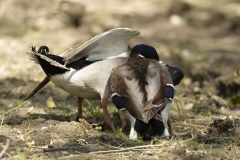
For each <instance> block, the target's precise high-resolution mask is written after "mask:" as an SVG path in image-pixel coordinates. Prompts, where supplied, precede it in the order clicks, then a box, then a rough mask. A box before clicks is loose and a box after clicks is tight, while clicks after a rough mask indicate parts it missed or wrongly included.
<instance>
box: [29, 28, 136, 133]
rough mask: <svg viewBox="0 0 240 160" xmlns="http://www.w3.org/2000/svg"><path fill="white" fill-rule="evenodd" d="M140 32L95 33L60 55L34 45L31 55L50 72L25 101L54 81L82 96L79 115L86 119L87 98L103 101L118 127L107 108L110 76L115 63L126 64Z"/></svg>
mask: <svg viewBox="0 0 240 160" xmlns="http://www.w3.org/2000/svg"><path fill="white" fill-rule="evenodd" d="M139 34H140V32H139V31H137V30H135V29H130V28H115V29H112V30H109V31H107V32H104V33H102V34H100V35H97V36H95V37H94V38H92V39H90V40H89V41H87V42H85V43H83V44H81V45H80V44H78V45H75V46H73V47H71V48H69V49H67V50H66V51H64V52H63V53H61V54H60V55H58V56H57V55H52V54H48V52H49V49H48V47H46V46H42V47H40V48H39V50H38V51H36V50H35V48H32V51H31V52H28V53H27V54H28V55H29V56H30V59H31V60H33V61H34V62H36V63H38V64H40V66H41V67H42V69H43V71H44V72H45V74H46V75H47V76H46V77H45V78H44V80H43V81H42V82H41V83H40V84H39V86H37V88H35V89H34V90H33V92H32V93H30V95H29V96H27V97H26V98H25V100H27V99H29V98H31V97H32V96H33V95H34V94H35V93H36V92H37V91H38V90H39V89H41V88H42V87H43V86H44V85H46V84H47V83H48V82H49V81H52V82H53V83H54V84H55V85H56V86H58V87H59V88H61V89H63V90H65V91H67V92H68V93H70V94H73V95H76V96H78V116H79V117H80V118H82V101H83V99H90V100H101V106H102V108H103V112H104V119H105V122H107V124H109V125H110V127H111V128H112V129H113V130H115V127H114V125H113V123H112V121H111V119H110V116H109V113H108V111H107V99H108V98H109V95H110V94H109V85H108V79H109V76H110V73H111V70H112V68H113V67H115V66H119V65H122V64H124V63H126V61H127V60H128V56H129V50H130V49H129V46H128V41H129V40H130V39H131V38H133V37H135V36H137V35H139Z"/></svg>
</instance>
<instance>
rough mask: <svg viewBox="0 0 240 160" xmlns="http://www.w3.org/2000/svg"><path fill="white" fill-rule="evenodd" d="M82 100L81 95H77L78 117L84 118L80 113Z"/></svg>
mask: <svg viewBox="0 0 240 160" xmlns="http://www.w3.org/2000/svg"><path fill="white" fill-rule="evenodd" d="M82 101H83V99H82V98H81V97H78V118H84V117H83V115H82Z"/></svg>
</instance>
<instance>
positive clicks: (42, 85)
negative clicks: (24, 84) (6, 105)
mask: <svg viewBox="0 0 240 160" xmlns="http://www.w3.org/2000/svg"><path fill="white" fill-rule="evenodd" d="M49 81H50V79H49V78H48V77H45V78H44V79H43V81H42V82H41V83H40V84H39V85H38V86H37V87H36V88H35V89H34V90H33V91H32V92H31V93H30V94H29V95H28V96H27V97H26V98H24V101H26V100H28V99H30V98H32V96H34V94H35V93H37V92H38V91H39V90H40V89H42V88H43V87H44V86H45V85H46V84H47V83H48V82H49Z"/></svg>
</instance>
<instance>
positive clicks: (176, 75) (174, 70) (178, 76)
mask: <svg viewBox="0 0 240 160" xmlns="http://www.w3.org/2000/svg"><path fill="white" fill-rule="evenodd" d="M165 67H167V70H168V72H169V73H170V75H171V77H172V80H173V85H174V86H176V85H178V84H179V83H180V82H181V80H182V79H183V77H184V74H183V72H182V70H181V69H180V68H178V67H172V66H170V65H168V64H165Z"/></svg>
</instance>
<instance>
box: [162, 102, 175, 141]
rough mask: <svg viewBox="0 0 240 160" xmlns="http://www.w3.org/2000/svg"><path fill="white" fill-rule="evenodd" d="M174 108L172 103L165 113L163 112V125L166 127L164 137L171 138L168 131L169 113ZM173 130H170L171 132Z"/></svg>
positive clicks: (168, 105) (164, 110)
mask: <svg viewBox="0 0 240 160" xmlns="http://www.w3.org/2000/svg"><path fill="white" fill-rule="evenodd" d="M171 108H172V103H168V104H167V105H166V107H165V108H164V109H163V111H162V112H161V116H162V119H163V125H164V128H165V129H164V132H163V136H166V137H168V136H170V134H169V131H168V119H169V112H170V110H171ZM170 127H171V126H170ZM171 129H172V128H170V130H171Z"/></svg>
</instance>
